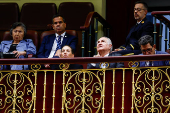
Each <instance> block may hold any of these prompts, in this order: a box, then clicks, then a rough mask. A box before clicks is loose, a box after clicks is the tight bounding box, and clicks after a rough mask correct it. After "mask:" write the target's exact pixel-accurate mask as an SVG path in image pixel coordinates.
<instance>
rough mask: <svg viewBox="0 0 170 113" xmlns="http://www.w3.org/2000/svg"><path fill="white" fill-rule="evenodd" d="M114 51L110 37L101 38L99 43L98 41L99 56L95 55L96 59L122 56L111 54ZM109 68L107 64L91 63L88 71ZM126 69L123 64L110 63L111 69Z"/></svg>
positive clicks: (88, 65)
mask: <svg viewBox="0 0 170 113" xmlns="http://www.w3.org/2000/svg"><path fill="white" fill-rule="evenodd" d="M111 51H112V41H111V40H110V38H108V37H101V38H100V39H99V40H98V41H97V52H98V54H97V55H94V57H108V56H120V55H121V54H119V53H112V54H110V52H111ZM105 67H108V66H107V64H106V65H104V64H103V65H101V66H100V63H96V64H95V63H90V64H87V69H90V68H105ZM121 67H124V64H123V63H109V68H121Z"/></svg>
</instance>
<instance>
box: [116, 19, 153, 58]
mask: <svg viewBox="0 0 170 113" xmlns="http://www.w3.org/2000/svg"><path fill="white" fill-rule="evenodd" d="M153 31H154V27H153V24H152V23H151V22H150V21H149V20H147V19H146V18H144V19H143V20H142V21H141V22H140V24H138V25H135V26H133V27H132V28H131V30H130V32H129V34H128V36H127V37H126V43H125V44H124V45H122V46H120V48H121V49H124V48H126V50H123V51H120V52H118V53H121V54H122V55H124V54H128V53H132V52H133V53H134V54H140V53H141V50H140V46H139V44H138V40H139V38H140V37H142V36H144V35H151V36H152V37H153Z"/></svg>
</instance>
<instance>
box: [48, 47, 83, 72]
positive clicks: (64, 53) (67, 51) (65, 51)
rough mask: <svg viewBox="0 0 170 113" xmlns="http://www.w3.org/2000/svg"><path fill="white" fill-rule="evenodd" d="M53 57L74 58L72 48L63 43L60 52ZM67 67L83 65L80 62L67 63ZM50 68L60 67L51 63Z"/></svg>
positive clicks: (74, 67) (79, 67)
mask: <svg viewBox="0 0 170 113" xmlns="http://www.w3.org/2000/svg"><path fill="white" fill-rule="evenodd" d="M53 58H74V50H73V49H72V48H71V47H70V46H69V45H65V46H63V48H62V49H61V54H60V55H59V56H54V57H53ZM67 66H69V68H68V69H83V66H82V65H80V64H69V65H66V67H67ZM50 67H51V69H60V67H59V64H51V65H50Z"/></svg>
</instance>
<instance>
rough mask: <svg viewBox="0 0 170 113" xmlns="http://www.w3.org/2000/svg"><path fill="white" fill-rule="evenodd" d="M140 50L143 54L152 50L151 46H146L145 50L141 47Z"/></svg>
mask: <svg viewBox="0 0 170 113" xmlns="http://www.w3.org/2000/svg"><path fill="white" fill-rule="evenodd" d="M141 51H142V53H143V54H145V53H146V52H147V53H150V52H152V48H148V49H146V50H144V49H143V50H141Z"/></svg>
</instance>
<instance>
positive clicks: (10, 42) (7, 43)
mask: <svg viewBox="0 0 170 113" xmlns="http://www.w3.org/2000/svg"><path fill="white" fill-rule="evenodd" d="M12 42H13V40H10V41H6V43H5V44H4V45H5V46H6V47H5V49H4V50H3V52H4V53H6V52H8V51H9V49H10V46H11V45H12Z"/></svg>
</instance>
